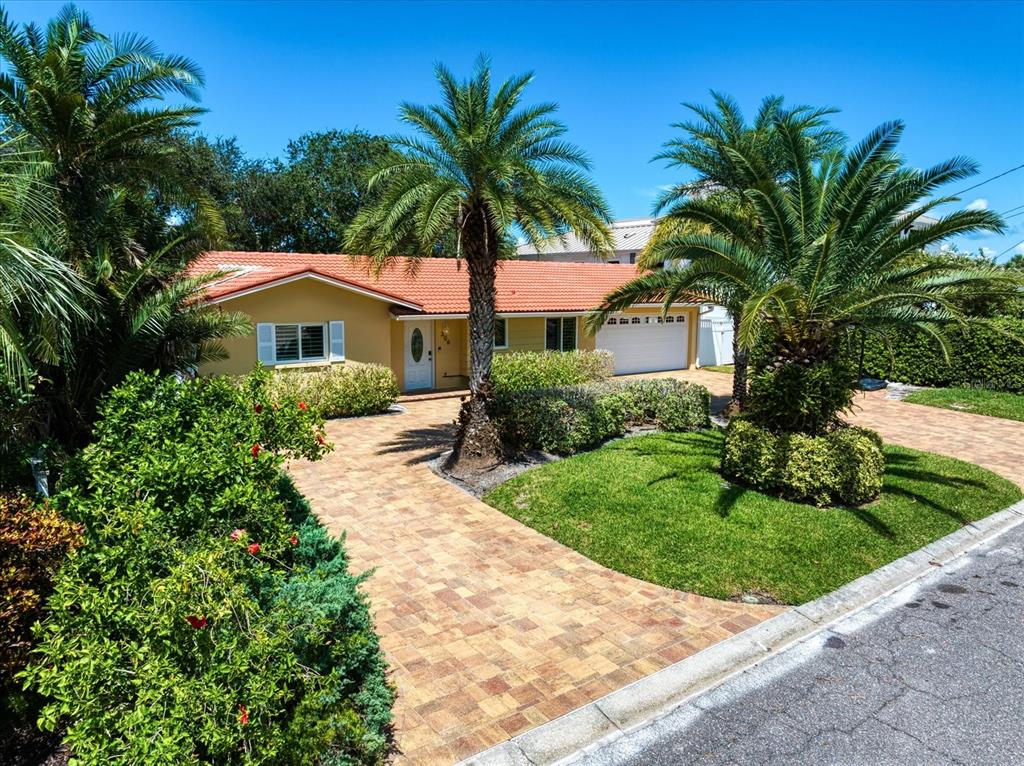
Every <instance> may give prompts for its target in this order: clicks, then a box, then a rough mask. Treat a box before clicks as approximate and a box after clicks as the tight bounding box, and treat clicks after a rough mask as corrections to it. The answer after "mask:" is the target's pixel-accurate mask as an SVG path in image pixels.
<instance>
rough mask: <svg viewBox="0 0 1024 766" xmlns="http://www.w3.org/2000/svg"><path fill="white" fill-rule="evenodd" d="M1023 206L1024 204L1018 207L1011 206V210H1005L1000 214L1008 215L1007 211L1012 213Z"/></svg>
mask: <svg viewBox="0 0 1024 766" xmlns="http://www.w3.org/2000/svg"><path fill="white" fill-rule="evenodd" d="M1022 207H1024V205H1017V207H1011V208H1010V209H1009V210H1004V211H1003V212H1002V213H1000V214H999V215H1006V214H1007V213H1012V212H1013V211H1014V210H1020V209H1021V208H1022Z"/></svg>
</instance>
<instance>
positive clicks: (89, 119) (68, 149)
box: [0, 5, 245, 447]
mask: <svg viewBox="0 0 1024 766" xmlns="http://www.w3.org/2000/svg"><path fill="white" fill-rule="evenodd" d="M0 59H2V60H3V62H4V65H5V67H4V71H3V72H2V73H0V120H2V121H3V122H4V124H5V125H6V126H8V128H9V129H10V130H12V131H14V132H17V133H18V134H19V135H21V136H23V140H24V142H25V144H26V146H27V147H29V148H30V149H32V150H33V151H35V152H37V153H38V155H39V157H40V158H41V160H42V165H43V166H44V167H45V168H46V173H45V176H44V177H45V179H46V181H47V182H48V183H49V184H50V185H51V186H52V187H53V189H54V195H53V196H54V198H55V205H56V209H57V210H58V216H57V217H58V220H59V224H60V229H61V231H60V232H59V236H55V237H53V238H51V244H52V248H51V249H50V250H49V252H50V254H51V255H54V256H59V257H60V259H61V260H62V261H63V263H64V264H65V268H66V269H73V270H74V271H75V272H77V274H78V275H79V276H80V277H81V278H82V279H83V280H84V281H85V282H86V283H87V284H88V285H89V288H90V289H91V291H92V292H93V293H94V298H93V301H92V303H91V304H90V307H89V313H90V318H89V321H87V322H86V321H78V322H75V323H74V324H73V326H72V333H71V337H70V338H69V339H68V341H67V343H66V344H65V348H64V349H62V351H61V353H60V354H59V358H58V355H56V354H55V355H53V356H52V358H50V359H43V360H41V361H43V362H44V364H43V365H42V369H41V370H40V372H41V373H42V378H43V379H44V381H45V382H44V384H43V385H41V386H39V387H37V389H36V394H37V396H38V397H39V399H40V400H41V401H42V407H40V408H37V409H44V410H46V412H47V413H48V414H46V415H45V416H44V417H43V418H42V420H41V422H42V426H41V428H42V431H43V433H41V434H40V436H41V437H43V438H56V439H58V440H59V441H60V442H62V443H63V444H64V445H65V446H72V447H74V446H78V445H80V444H81V443H82V442H83V441H84V440H85V439H86V438H87V437H88V433H89V426H90V424H91V420H92V418H93V417H94V414H95V405H96V402H97V399H98V397H99V396H101V395H102V394H103V393H104V392H105V391H106V390H108V389H109V388H110V387H111V386H114V385H117V384H118V383H119V382H120V381H121V379H122V378H123V377H124V375H125V374H126V373H127V372H128V371H130V370H131V369H133V368H143V369H157V368H159V369H161V370H163V371H166V372H175V371H186V370H188V369H190V368H192V367H193V366H194V364H195V363H196V362H197V361H198V360H201V359H203V358H205V357H206V356H208V355H210V354H217V353H221V350H220V349H219V346H218V343H217V338H219V337H222V336H225V335H231V334H237V333H238V332H239V331H240V330H241V329H242V328H243V327H244V326H245V323H244V322H243V321H242V319H241V317H239V316H237V315H234V314H228V313H222V312H220V311H218V310H217V309H216V308H214V307H208V306H204V305H203V304H202V302H201V297H202V291H203V287H204V285H205V283H206V279H205V278H184V277H182V276H181V272H182V271H183V270H185V269H186V268H187V266H188V264H189V263H190V262H191V260H192V259H194V258H195V257H196V256H197V255H198V254H199V253H200V252H201V251H202V250H203V249H206V248H208V247H209V246H210V245H212V244H214V243H215V242H216V240H217V239H218V238H219V236H220V234H221V232H222V222H221V220H220V217H219V215H218V214H217V212H216V209H215V206H214V205H213V203H212V202H211V201H210V200H209V198H208V196H206V195H205V194H204V193H203V192H202V191H201V190H200V189H196V188H193V187H192V186H190V185H189V183H188V181H187V179H185V178H184V177H183V176H182V175H180V174H179V173H178V172H177V168H179V167H180V165H181V163H175V162H171V161H169V160H170V159H171V157H170V154H169V153H170V152H173V151H175V149H176V147H177V146H178V143H177V142H175V141H173V140H172V138H173V135H174V134H175V132H176V131H178V130H181V129H183V128H188V127H191V126H193V125H194V124H195V119H196V117H197V116H198V115H199V114H201V113H202V111H203V110H202V109H201V108H199V107H197V106H194V105H191V104H188V105H184V106H173V105H165V104H157V105H154V104H153V102H155V101H162V100H163V99H164V98H166V97H169V96H180V97H181V98H183V99H185V100H187V101H195V99H196V98H197V97H198V89H199V87H200V86H201V85H202V75H201V73H200V72H199V70H198V68H197V67H196V66H195V65H194V64H193V63H192V62H190V61H188V60H187V59H185V58H182V57H180V56H168V55H164V54H162V53H160V52H159V51H158V50H157V49H156V47H155V46H154V45H153V43H152V42H150V41H148V40H146V39H144V38H142V37H138V36H135V35H126V36H122V37H114V38H110V37H107V36H106V35H103V34H101V33H100V32H99V31H97V30H96V29H95V28H94V27H93V26H92V24H91V22H90V20H89V18H88V16H87V15H86V14H85V13H83V12H81V11H79V10H77V9H76V8H75V7H74V6H71V5H69V6H66V7H65V8H64V9H63V10H62V11H61V12H60V13H59V14H58V15H57V16H56V17H55V18H54V19H53V20H52V21H50V23H49V24H47V25H46V27H45V29H40V28H39V27H37V26H35V25H32V24H30V25H27V26H25V27H23V28H18V27H17V26H15V25H14V24H12V23H11V22H10V20H9V19H8V17H7V15H6V14H5V13H4V12H3V11H2V10H0ZM157 198H159V205H158V204H157V201H156V200H157ZM175 201H177V202H179V203H180V205H181V206H182V209H187V210H190V211H194V212H193V214H192V215H190V216H188V217H187V220H185V221H184V222H183V223H177V222H174V221H169V220H168V217H167V216H166V215H165V214H164V213H163V212H162V211H163V210H164V209H166V206H167V205H168V204H173V203H174V202H175Z"/></svg>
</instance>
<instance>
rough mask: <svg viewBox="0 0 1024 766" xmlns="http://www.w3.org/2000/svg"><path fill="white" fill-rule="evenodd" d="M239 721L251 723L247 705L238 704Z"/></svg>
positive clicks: (244, 723) (243, 724)
mask: <svg viewBox="0 0 1024 766" xmlns="http://www.w3.org/2000/svg"><path fill="white" fill-rule="evenodd" d="M238 722H239V723H240V724H242V726H245V725H246V724H247V723H249V711H248V710H246V709H245V705H239V706H238Z"/></svg>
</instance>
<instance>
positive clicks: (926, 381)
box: [849, 318, 1024, 393]
mask: <svg viewBox="0 0 1024 766" xmlns="http://www.w3.org/2000/svg"><path fill="white" fill-rule="evenodd" d="M993 325H994V327H985V326H980V325H977V326H973V325H972V326H968V327H963V328H961V327H951V328H950V329H949V330H948V331H947V334H948V335H949V337H950V340H951V343H952V349H951V351H950V360H949V362H947V361H946V360H945V358H944V357H943V355H942V351H941V350H940V349H939V347H938V346H937V345H936V344H935V341H934V340H933V339H932V338H931V336H929V335H927V334H925V333H921V332H916V333H915V332H911V333H901V334H900V335H898V336H895V337H890V338H886V339H883V338H877V337H874V336H871V337H868V338H867V339H866V341H865V343H864V371H865V373H866V374H867V375H870V376H873V377H877V378H885V379H888V380H896V381H899V382H901V383H910V384H912V385H917V386H963V387H976V388H990V389H993V390H996V391H1011V392H1016V393H1024V345H1022V343H1021V340H1020V339H1024V319H1011V318H1002V319H998V320H995V321H994V322H993ZM996 328H998V329H996ZM1000 331H1001V332H1000ZM1004 333H1009V335H1010V336H1016V338H1014V337H1008V336H1007V335H1006V334H1004ZM849 357H850V359H851V361H852V363H853V364H854V365H855V368H856V365H857V363H858V362H859V358H860V347H859V344H857V343H855V344H853V347H852V348H851V349H850V350H849Z"/></svg>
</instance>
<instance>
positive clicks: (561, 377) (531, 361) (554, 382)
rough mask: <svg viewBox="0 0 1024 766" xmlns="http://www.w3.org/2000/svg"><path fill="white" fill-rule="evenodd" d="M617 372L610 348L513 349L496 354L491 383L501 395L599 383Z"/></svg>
mask: <svg viewBox="0 0 1024 766" xmlns="http://www.w3.org/2000/svg"><path fill="white" fill-rule="evenodd" d="M614 371H615V361H614V358H613V357H612V354H611V352H609V351H566V352H560V351H513V352H510V353H507V354H495V355H494V361H493V363H492V366H491V385H492V386H493V387H494V391H495V393H497V394H502V393H519V392H522V391H530V390H535V389H542V388H560V387H563V386H578V385H582V384H584V383H595V382H598V381H602V380H607V379H608V378H609V377H611V375H612V373H613V372H614Z"/></svg>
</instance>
